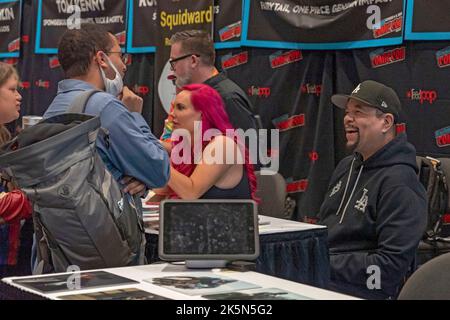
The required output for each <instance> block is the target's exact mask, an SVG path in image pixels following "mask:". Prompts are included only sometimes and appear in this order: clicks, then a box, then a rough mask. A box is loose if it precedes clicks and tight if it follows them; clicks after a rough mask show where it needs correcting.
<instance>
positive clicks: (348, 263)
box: [319, 134, 427, 298]
mask: <svg viewBox="0 0 450 320" xmlns="http://www.w3.org/2000/svg"><path fill="white" fill-rule="evenodd" d="M417 171H418V169H417V165H416V150H415V148H414V147H413V146H412V145H411V144H410V143H408V142H407V141H406V135H405V134H400V135H398V136H397V137H396V138H395V139H394V140H392V141H391V142H390V143H388V144H387V145H385V146H384V147H383V148H381V149H380V150H378V151H377V152H376V153H375V154H374V155H372V156H371V157H370V158H369V159H367V160H366V161H362V157H361V155H359V154H357V153H355V155H353V156H349V157H347V158H345V159H343V160H342V161H341V162H340V163H339V165H338V166H337V168H336V170H335V171H334V173H333V176H332V178H331V182H330V187H329V189H328V192H327V194H326V196H325V200H324V202H323V204H322V207H321V209H320V213H319V218H320V221H319V223H320V224H324V225H326V226H328V233H329V234H328V241H329V247H330V263H331V289H334V290H337V291H341V292H344V293H348V294H352V295H356V296H360V297H364V298H388V297H393V296H395V295H396V294H397V291H398V287H399V285H400V284H401V283H402V281H403V279H404V277H405V276H406V274H407V272H408V269H409V267H410V266H411V265H412V262H413V261H414V257H415V254H416V249H417V245H418V243H419V240H420V239H421V237H422V234H423V232H424V231H425V228H426V222H427V200H426V192H425V189H424V187H423V186H422V185H421V184H420V182H419V180H418V178H417ZM371 266H375V267H371ZM368 268H369V269H368ZM376 268H379V269H376ZM378 271H379V272H378ZM378 275H380V277H381V281H380V282H379V284H380V285H381V288H380V289H374V290H369V289H368V286H367V284H368V283H369V286H371V287H372V288H373V287H377V285H376V284H377V283H378V282H376V278H377V277H378Z"/></svg>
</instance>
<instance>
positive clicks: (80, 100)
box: [66, 89, 101, 113]
mask: <svg viewBox="0 0 450 320" xmlns="http://www.w3.org/2000/svg"><path fill="white" fill-rule="evenodd" d="M97 92H101V91H100V90H97V89H92V90H88V91H85V92H83V93H81V94H80V95H78V96H77V97H76V98H75V100H74V101H73V102H72V104H71V105H70V106H69V108H68V109H67V111H66V113H84V112H85V111H86V105H87V102H88V101H89V99H90V98H91V97H92V96H93V95H94V94H95V93H97Z"/></svg>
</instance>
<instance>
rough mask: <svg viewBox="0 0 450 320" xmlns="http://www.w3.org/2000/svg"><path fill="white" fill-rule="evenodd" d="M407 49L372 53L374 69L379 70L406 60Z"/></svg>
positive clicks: (371, 58)
mask: <svg viewBox="0 0 450 320" xmlns="http://www.w3.org/2000/svg"><path fill="white" fill-rule="evenodd" d="M405 57H406V48H405V47H400V48H395V49H392V50H388V51H384V49H377V50H375V51H372V52H371V53H370V62H371V64H372V68H379V67H382V66H385V65H388V64H391V63H395V62H400V61H403V60H405Z"/></svg>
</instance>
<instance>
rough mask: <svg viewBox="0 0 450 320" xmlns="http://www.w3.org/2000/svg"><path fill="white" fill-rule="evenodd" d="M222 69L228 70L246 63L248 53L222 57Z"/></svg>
mask: <svg viewBox="0 0 450 320" xmlns="http://www.w3.org/2000/svg"><path fill="white" fill-rule="evenodd" d="M221 60H222V68H223V69H230V68H234V67H237V66H240V65H241V64H245V63H247V62H248V51H244V52H241V53H238V54H236V55H234V56H233V55H231V53H230V54H227V55H224V56H223V57H222V59H221Z"/></svg>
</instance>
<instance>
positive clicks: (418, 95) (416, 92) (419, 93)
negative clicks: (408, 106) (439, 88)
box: [406, 89, 438, 104]
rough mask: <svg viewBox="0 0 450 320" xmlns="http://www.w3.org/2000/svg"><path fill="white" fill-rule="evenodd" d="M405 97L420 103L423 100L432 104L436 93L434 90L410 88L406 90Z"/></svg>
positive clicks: (436, 95)
mask: <svg viewBox="0 0 450 320" xmlns="http://www.w3.org/2000/svg"><path fill="white" fill-rule="evenodd" d="M406 97H407V98H408V99H411V100H413V101H419V103H420V104H423V103H424V102H425V101H428V102H429V103H430V104H433V102H434V101H436V99H437V98H438V94H437V92H436V90H422V89H410V90H408V91H407V92H406Z"/></svg>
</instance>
